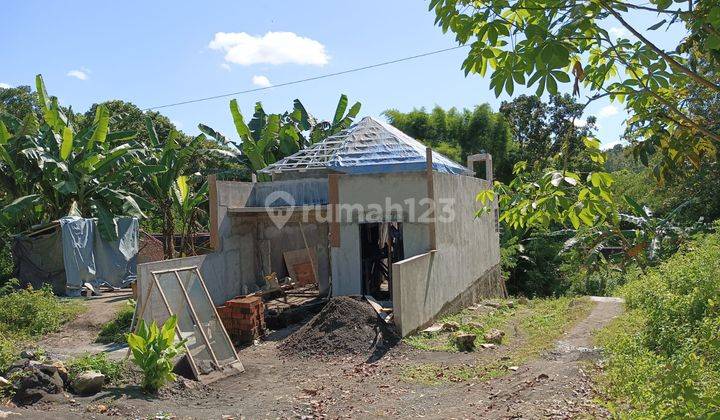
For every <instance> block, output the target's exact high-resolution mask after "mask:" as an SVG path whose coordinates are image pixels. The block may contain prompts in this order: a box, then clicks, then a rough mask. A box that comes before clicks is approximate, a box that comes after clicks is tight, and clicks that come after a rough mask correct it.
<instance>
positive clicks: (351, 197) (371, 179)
mask: <svg viewBox="0 0 720 420" xmlns="http://www.w3.org/2000/svg"><path fill="white" fill-rule="evenodd" d="M338 193H339V200H338V203H339V204H340V218H341V219H340V220H341V221H342V222H341V223H340V247H339V248H331V250H330V260H331V264H332V291H333V295H334V296H341V295H352V294H360V293H362V263H361V260H360V228H359V223H360V222H365V221H380V220H382V221H400V222H403V243H404V252H405V256H406V257H407V256H409V255H416V254H418V253H420V252H426V251H427V250H428V248H427V247H428V228H427V225H424V224H422V223H411V222H410V221H411V220H414V219H415V218H416V217H419V216H421V215H422V214H423V213H424V212H426V211H427V208H428V206H427V203H425V202H423V201H422V200H423V199H426V198H427V179H426V178H425V174H424V172H408V173H389V174H366V175H343V176H341V177H339V178H338ZM378 208H380V209H381V210H382V213H381V214H378V213H377V210H378ZM388 211H389V212H388ZM386 212H388V213H386ZM378 217H379V219H380V220H378Z"/></svg>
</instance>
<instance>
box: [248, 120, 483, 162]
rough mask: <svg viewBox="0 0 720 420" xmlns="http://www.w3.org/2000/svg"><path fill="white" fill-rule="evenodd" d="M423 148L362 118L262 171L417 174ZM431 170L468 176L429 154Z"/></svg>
mask: <svg viewBox="0 0 720 420" xmlns="http://www.w3.org/2000/svg"><path fill="white" fill-rule="evenodd" d="M425 149H426V146H425V145H424V144H422V143H420V142H419V141H417V140H415V139H414V138H412V137H410V136H408V135H407V134H405V133H403V132H402V131H400V130H398V129H397V128H395V127H393V126H392V125H390V124H387V123H384V122H381V121H377V120H375V119H373V118H371V117H365V118H363V119H362V120H361V121H360V122H358V123H357V124H354V125H352V126H351V127H350V128H348V129H347V130H344V131H342V132H341V133H339V134H337V135H335V136H332V137H329V138H328V139H326V140H323V141H322V142H319V143H316V144H314V145H313V146H311V147H309V148H307V149H303V150H301V151H299V152H297V153H295V154H294V155H292V156H288V157H286V158H285V159H283V160H281V161H278V162H277V163H274V164H272V165H270V166H268V167H267V168H265V169H263V170H262V171H261V172H264V173H273V172H283V171H292V170H300V169H316V168H328V169H332V170H335V171H338V172H343V173H348V174H369V173H391V172H419V171H424V170H425V168H426V160H425ZM432 154H433V155H432V161H433V165H432V166H433V170H435V171H437V172H442V173H449V174H458V175H459V174H468V173H469V171H468V170H467V168H465V167H464V166H462V165H460V164H458V163H456V162H454V161H452V160H451V159H449V158H447V157H445V156H443V155H441V154H440V153H437V152H435V151H433V152H432Z"/></svg>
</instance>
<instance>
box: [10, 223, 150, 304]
mask: <svg viewBox="0 0 720 420" xmlns="http://www.w3.org/2000/svg"><path fill="white" fill-rule="evenodd" d="M138 229H139V224H138V220H137V219H136V218H131V217H124V218H117V219H115V233H116V234H117V239H116V240H114V241H108V240H105V239H103V238H102V237H101V236H100V232H99V230H98V228H97V221H96V220H95V219H85V218H82V217H63V218H62V219H60V220H58V221H56V222H53V223H51V224H49V225H45V226H42V227H39V228H36V229H33V230H30V231H28V232H25V233H22V234H20V235H16V236H15V237H13V244H12V254H13V260H14V264H15V269H14V273H13V275H14V276H15V277H16V278H17V279H18V280H20V283H21V286H23V287H24V286H27V285H31V286H32V287H34V288H41V287H43V286H45V285H50V286H51V287H52V289H53V292H55V293H56V294H58V295H66V296H79V295H80V293H81V291H82V288H83V286H84V285H85V284H86V283H87V284H89V285H91V286H93V287H95V288H97V287H99V286H110V287H113V288H120V287H127V286H129V284H130V283H132V282H133V281H135V279H136V277H137V253H138Z"/></svg>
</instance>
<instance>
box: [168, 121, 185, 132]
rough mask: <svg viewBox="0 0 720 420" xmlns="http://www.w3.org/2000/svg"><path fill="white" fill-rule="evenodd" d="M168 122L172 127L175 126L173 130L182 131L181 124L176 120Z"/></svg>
mask: <svg viewBox="0 0 720 420" xmlns="http://www.w3.org/2000/svg"><path fill="white" fill-rule="evenodd" d="M170 122H171V123H172V125H174V126H175V128H177V129H178V130H182V128H183V123H181V122H180V121H178V120H170Z"/></svg>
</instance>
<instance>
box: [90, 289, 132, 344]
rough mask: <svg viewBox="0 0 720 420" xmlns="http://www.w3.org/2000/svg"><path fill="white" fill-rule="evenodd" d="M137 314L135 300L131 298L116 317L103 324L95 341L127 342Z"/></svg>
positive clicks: (105, 342)
mask: <svg viewBox="0 0 720 420" xmlns="http://www.w3.org/2000/svg"><path fill="white" fill-rule="evenodd" d="M134 314H135V301H134V300H133V299H129V300H128V301H127V304H126V305H125V306H124V307H123V308H122V309H120V312H118V314H117V316H116V317H115V319H113V320H112V321H110V322H108V323H106V324H105V325H103V326H102V329H101V330H100V334H98V337H97V339H96V340H95V342H97V343H101V344H115V343H125V342H127V335H128V334H129V333H130V324H131V323H132V319H133V315H134Z"/></svg>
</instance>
